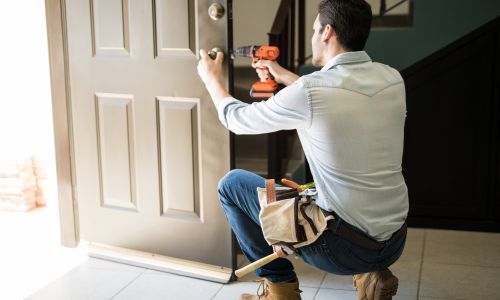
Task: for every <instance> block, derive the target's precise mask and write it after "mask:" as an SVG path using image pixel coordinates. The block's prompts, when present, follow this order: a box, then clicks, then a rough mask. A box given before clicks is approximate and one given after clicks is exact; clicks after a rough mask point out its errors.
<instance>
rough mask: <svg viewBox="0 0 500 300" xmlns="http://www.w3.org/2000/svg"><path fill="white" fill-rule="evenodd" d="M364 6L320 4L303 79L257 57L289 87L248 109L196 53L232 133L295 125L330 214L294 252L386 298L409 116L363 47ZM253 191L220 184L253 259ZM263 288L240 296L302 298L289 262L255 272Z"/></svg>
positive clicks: (362, 293) (262, 248) (392, 283)
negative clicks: (311, 239) (309, 64)
mask: <svg viewBox="0 0 500 300" xmlns="http://www.w3.org/2000/svg"><path fill="white" fill-rule="evenodd" d="M371 19H372V14H371V8H370V6H369V4H367V3H366V2H365V1H363V0H323V1H321V3H320V4H319V7H318V16H317V17H316V20H315V21H314V26H313V29H314V35H313V37H312V41H311V42H312V52H313V59H312V60H313V64H314V65H316V66H322V67H323V68H322V69H321V71H318V72H314V73H312V74H309V75H305V76H302V77H300V78H299V76H297V75H295V74H293V73H291V72H289V71H287V70H285V69H284V68H282V67H280V66H279V65H278V64H277V63H276V62H271V61H261V62H260V63H259V64H258V65H256V66H255V67H262V66H267V67H269V69H270V72H271V73H272V75H273V76H274V77H275V79H276V80H277V81H278V82H280V83H283V84H285V85H287V87H286V88H284V89H283V90H281V91H280V92H279V93H277V94H276V95H275V96H273V97H271V98H269V99H268V100H267V101H261V102H255V103H252V104H251V105H250V104H246V103H243V102H241V101H239V100H236V99H234V98H232V97H231V95H229V94H228V92H227V91H226V90H225V88H224V87H223V85H222V83H221V81H220V72H221V65H222V53H218V55H217V58H216V59H215V60H211V59H210V58H208V57H207V53H206V52H205V51H204V50H201V51H200V54H201V57H202V58H201V60H200V62H199V65H198V73H199V75H200V77H201V78H202V80H203V81H204V83H205V85H206V88H207V89H208V91H209V93H210V95H211V97H212V100H213V102H214V104H215V106H216V108H217V110H218V114H219V119H220V121H221V122H222V124H224V126H225V127H226V128H228V129H229V130H231V131H233V132H234V133H236V134H262V133H268V132H273V131H278V130H283V129H296V130H297V132H298V135H299V138H300V141H301V144H302V147H303V149H304V153H305V155H306V157H307V160H308V162H309V164H310V168H311V172H312V175H313V178H314V181H315V183H316V189H317V191H318V198H317V200H316V204H317V205H318V206H320V207H321V208H322V209H324V210H327V211H329V212H332V214H333V215H334V217H335V220H334V222H333V223H331V224H330V225H331V226H329V229H328V230H326V231H325V232H324V233H323V234H322V235H321V236H320V238H319V239H318V240H317V241H315V242H314V243H313V244H311V245H308V246H305V247H302V248H298V249H297V254H298V255H299V256H300V257H301V258H302V259H303V260H304V261H305V262H306V263H309V264H311V265H313V266H315V267H317V268H319V269H322V270H325V271H327V272H330V273H334V274H340V275H348V274H349V275H354V277H353V282H354V285H355V286H356V287H357V289H358V299H391V298H392V296H393V295H395V294H396V291H397V285H398V280H397V278H396V277H395V276H394V275H393V274H392V273H391V272H390V271H389V269H387V268H388V267H389V266H390V265H391V264H393V263H394V262H395V261H396V260H397V259H398V258H399V257H400V256H401V253H402V251H403V248H404V245H405V241H406V225H405V220H406V216H407V213H408V194H407V187H406V184H405V181H404V178H403V176H402V174H401V159H402V151H403V129H404V122H405V117H406V104H405V90H404V82H403V79H402V78H401V76H400V74H399V73H398V72H397V71H396V70H394V69H392V68H390V67H389V66H386V65H383V64H379V63H374V62H372V61H371V59H370V57H369V56H368V55H367V54H366V52H364V51H362V50H363V48H364V46H365V43H366V40H367V38H368V34H369V31H370V25H371ZM257 187H264V178H262V177H260V176H258V175H256V174H253V173H250V172H248V171H245V170H238V169H236V170H232V171H230V172H229V173H228V174H226V176H224V178H222V179H221V180H220V182H219V187H218V188H219V196H220V201H221V204H222V207H223V209H224V212H225V215H226V218H227V220H228V222H229V224H230V225H231V227H232V229H233V231H234V233H235V234H236V237H237V239H238V242H239V244H240V246H241V249H242V251H243V252H244V254H245V255H246V256H247V258H248V259H249V260H250V261H255V260H257V259H260V258H262V257H264V256H266V255H268V254H270V253H272V251H273V250H272V248H271V247H270V246H269V245H268V244H267V243H266V241H265V240H264V237H263V234H262V230H261V227H260V224H259V217H258V214H259V209H260V208H259V203H258V199H257V191H256V188H257ZM256 273H257V275H259V276H261V277H264V279H263V284H264V291H263V292H262V293H260V294H259V295H253V296H252V295H242V298H241V299H287V300H290V299H300V290H299V284H298V280H297V277H296V274H295V272H294V270H293V266H292V264H291V263H290V262H289V261H288V260H287V259H284V258H280V259H277V260H275V261H273V262H271V263H269V264H267V265H265V266H263V267H262V268H260V269H258V270H257V271H256Z"/></svg>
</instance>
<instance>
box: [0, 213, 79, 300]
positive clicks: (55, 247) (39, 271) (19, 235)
mask: <svg viewBox="0 0 500 300" xmlns="http://www.w3.org/2000/svg"><path fill="white" fill-rule="evenodd" d="M0 236H1V237H2V244H1V248H0V266H2V267H1V268H0V282H2V288H1V289H0V299H9V300H10V299H24V298H25V297H26V296H28V295H30V294H32V293H33V292H35V291H37V290H38V289H40V288H42V287H43V286H45V285H47V284H48V283H49V282H52V281H54V280H55V279H57V278H58V277H60V276H62V275H63V274H64V273H66V272H68V271H69V270H71V269H72V268H74V267H76V266H77V265H79V264H81V263H82V262H84V261H85V260H87V258H88V257H87V249H86V245H85V244H83V243H81V244H80V246H79V247H78V248H66V247H63V246H61V245H60V236H59V215H58V211H57V207H45V208H38V209H35V210H33V211H31V212H27V213H22V212H0Z"/></svg>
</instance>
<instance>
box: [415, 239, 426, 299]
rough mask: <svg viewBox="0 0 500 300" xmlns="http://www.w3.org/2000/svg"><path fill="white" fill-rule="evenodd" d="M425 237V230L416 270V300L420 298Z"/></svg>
mask: <svg viewBox="0 0 500 300" xmlns="http://www.w3.org/2000/svg"><path fill="white" fill-rule="evenodd" d="M426 236H427V230H424V238H423V241H422V254H421V255H420V268H419V269H418V282H417V299H419V298H420V282H421V281H422V269H423V266H424V256H425V241H426Z"/></svg>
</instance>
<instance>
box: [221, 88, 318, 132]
mask: <svg viewBox="0 0 500 300" xmlns="http://www.w3.org/2000/svg"><path fill="white" fill-rule="evenodd" d="M217 112H218V114H219V120H220V121H221V123H222V124H223V125H224V127H226V128H227V129H229V130H230V131H232V132H234V133H235V134H261V133H269V132H274V131H279V130H286V129H299V128H308V127H309V126H310V124H311V107H310V99H309V97H308V94H307V91H306V90H305V88H304V86H303V85H302V84H301V82H300V80H297V81H296V82H295V83H293V84H291V85H289V86H288V87H286V88H284V89H283V90H281V91H280V92H278V93H277V94H276V95H274V96H272V97H271V98H269V99H268V100H265V101H260V102H254V103H252V104H248V103H244V102H242V101H240V100H238V99H235V98H232V97H227V98H224V99H223V100H222V101H221V102H219V104H218V105H217Z"/></svg>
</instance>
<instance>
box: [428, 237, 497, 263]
mask: <svg viewBox="0 0 500 300" xmlns="http://www.w3.org/2000/svg"><path fill="white" fill-rule="evenodd" d="M424 261H425V262H427V263H430V262H435V263H444V264H460V265H471V266H483V267H499V268H500V233H486V232H471V231H454V230H435V229H427V230H426V239H425V249H424Z"/></svg>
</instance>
